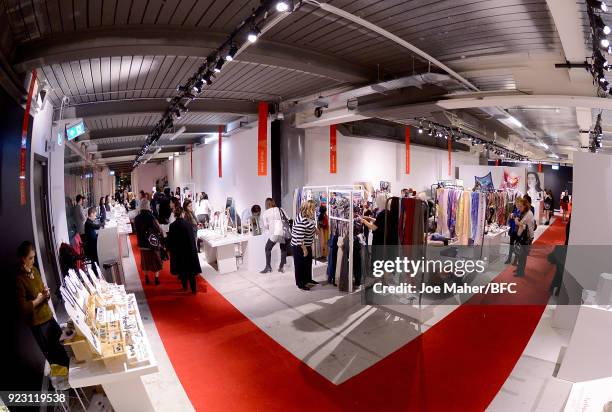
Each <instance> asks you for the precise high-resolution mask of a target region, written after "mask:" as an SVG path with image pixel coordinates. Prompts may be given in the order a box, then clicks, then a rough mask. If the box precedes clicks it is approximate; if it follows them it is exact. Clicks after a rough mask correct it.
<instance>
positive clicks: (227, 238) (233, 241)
mask: <svg viewBox="0 0 612 412" xmlns="http://www.w3.org/2000/svg"><path fill="white" fill-rule="evenodd" d="M251 238H253V236H251V235H242V234H238V233H233V232H226V233H225V234H222V233H220V232H217V231H214V230H211V229H200V230H198V239H200V240H202V244H203V246H204V253H205V254H206V261H207V262H208V264H209V265H211V266H212V267H214V268H215V269H216V270H217V271H218V272H219V273H229V272H235V271H236V270H238V266H237V265H236V246H237V245H239V244H241V243H246V242H248V241H249V239H251Z"/></svg>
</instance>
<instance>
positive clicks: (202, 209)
mask: <svg viewBox="0 0 612 412" xmlns="http://www.w3.org/2000/svg"><path fill="white" fill-rule="evenodd" d="M194 204H195V214H196V216H199V215H210V202H209V201H208V199H204V200H202V201H199V200H198V201H195V202H194Z"/></svg>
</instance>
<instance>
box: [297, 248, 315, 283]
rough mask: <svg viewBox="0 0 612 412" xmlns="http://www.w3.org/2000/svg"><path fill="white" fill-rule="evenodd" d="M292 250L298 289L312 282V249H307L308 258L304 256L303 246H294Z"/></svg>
mask: <svg viewBox="0 0 612 412" xmlns="http://www.w3.org/2000/svg"><path fill="white" fill-rule="evenodd" d="M292 248H293V266H294V269H295V284H296V285H297V287H298V288H302V287H304V286H306V284H307V283H308V282H310V281H312V247H311V246H308V247H307V249H308V256H304V252H303V251H302V247H301V246H292Z"/></svg>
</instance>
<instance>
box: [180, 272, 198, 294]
mask: <svg viewBox="0 0 612 412" xmlns="http://www.w3.org/2000/svg"><path fill="white" fill-rule="evenodd" d="M179 278H180V279H181V285H182V286H183V290H187V282H189V287H190V288H191V291H192V292H193V293H195V292H196V277H195V275H179Z"/></svg>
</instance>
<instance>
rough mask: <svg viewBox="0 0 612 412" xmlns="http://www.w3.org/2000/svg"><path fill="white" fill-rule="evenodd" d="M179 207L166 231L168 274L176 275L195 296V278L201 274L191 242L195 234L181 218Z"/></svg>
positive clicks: (195, 250)
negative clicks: (168, 256)
mask: <svg viewBox="0 0 612 412" xmlns="http://www.w3.org/2000/svg"><path fill="white" fill-rule="evenodd" d="M182 215H183V210H182V209H181V207H180V206H177V207H176V208H175V209H174V217H175V220H174V222H172V223H171V224H170V230H169V231H168V247H169V249H170V273H172V274H173V275H178V277H179V279H180V280H181V284H182V285H183V290H184V291H187V282H189V286H190V287H191V293H193V294H194V295H195V294H196V292H197V290H196V276H197V275H198V274H200V273H202V268H201V267H200V260H199V259H198V251H197V249H196V244H195V242H194V241H193V240H194V238H195V232H194V229H193V225H192V224H191V223H189V222H188V221H187V220H185V219H184V218H183V216H182Z"/></svg>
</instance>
